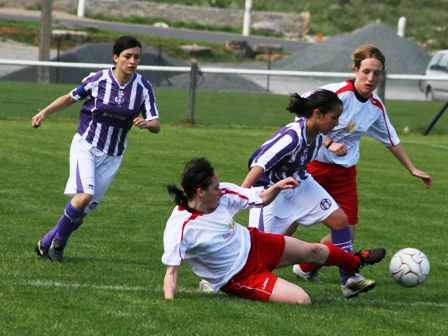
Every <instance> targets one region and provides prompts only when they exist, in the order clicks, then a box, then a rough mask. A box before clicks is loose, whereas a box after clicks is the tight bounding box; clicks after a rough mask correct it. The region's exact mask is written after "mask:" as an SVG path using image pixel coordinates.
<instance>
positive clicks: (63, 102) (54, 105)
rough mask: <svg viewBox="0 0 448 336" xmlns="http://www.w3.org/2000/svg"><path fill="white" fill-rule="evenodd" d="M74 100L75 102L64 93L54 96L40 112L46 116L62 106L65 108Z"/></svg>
mask: <svg viewBox="0 0 448 336" xmlns="http://www.w3.org/2000/svg"><path fill="white" fill-rule="evenodd" d="M74 102H75V100H74V99H73V98H72V97H71V96H70V95H69V94H66V95H64V96H61V97H59V98H56V99H55V100H54V101H53V102H51V103H50V104H49V105H48V106H46V107H45V108H43V109H42V110H41V111H40V113H42V114H43V115H44V116H47V115H49V114H51V113H54V112H57V111H59V110H62V109H63V108H65V107H67V106H70V105H71V104H73V103H74Z"/></svg>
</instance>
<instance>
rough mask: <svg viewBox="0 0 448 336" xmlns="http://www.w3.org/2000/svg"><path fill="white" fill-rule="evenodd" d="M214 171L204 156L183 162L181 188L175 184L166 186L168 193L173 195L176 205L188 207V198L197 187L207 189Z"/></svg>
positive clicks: (194, 192)
mask: <svg viewBox="0 0 448 336" xmlns="http://www.w3.org/2000/svg"><path fill="white" fill-rule="evenodd" d="M213 176H215V171H214V169H213V167H212V165H211V164H210V162H209V161H208V160H207V159H206V158H196V159H192V160H190V161H189V162H187V163H186V164H185V167H184V171H183V173H182V181H181V184H182V189H183V190H180V189H179V188H178V187H177V186H176V185H175V184H170V185H168V186H167V187H166V189H167V191H168V193H169V194H170V195H172V196H173V198H174V202H175V203H176V204H177V205H180V206H182V207H184V208H185V209H188V200H189V199H192V198H193V197H194V195H195V194H196V190H197V189H198V188H202V189H204V190H205V189H207V188H208V187H209V186H210V185H211V184H212V177H213Z"/></svg>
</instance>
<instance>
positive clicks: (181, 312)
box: [0, 85, 448, 336]
mask: <svg viewBox="0 0 448 336" xmlns="http://www.w3.org/2000/svg"><path fill="white" fill-rule="evenodd" d="M0 86H1V85H0ZM17 87H19V86H17ZM17 87H16V89H15V90H14V92H15V94H16V96H14V95H5V96H3V95H2V97H1V98H0V101H1V102H2V105H3V107H5V106H14V107H15V109H14V110H9V109H6V110H5V109H3V111H4V112H3V113H5V114H6V113H9V114H8V115H6V116H5V115H2V117H3V118H2V119H0V128H1V129H2V137H1V139H2V141H1V142H0V162H1V164H0V176H1V177H2V179H1V180H2V182H1V188H0V228H1V232H2V240H1V241H2V244H1V245H0V253H1V258H2V259H1V260H2V261H1V263H0V274H2V277H1V278H0V300H1V302H2V303H3V304H2V305H0V324H1V328H0V335H24V334H26V335H53V334H66V335H106V334H111V335H132V334H145V335H153V334H154V335H156V334H159V335H177V334H179V335H227V334H237V335H240V334H242V335H245V334H250V335H283V334H299V335H302V334H303V335H381V336H384V335H444V334H447V333H448V326H447V323H446V316H447V312H448V294H447V293H448V291H447V287H446V278H447V276H448V263H447V262H446V257H447V253H446V247H445V246H446V244H445V241H446V204H447V201H448V197H447V192H446V190H448V179H447V173H446V167H447V164H448V159H447V151H448V136H447V135H446V133H445V135H444V134H441V133H440V132H439V134H438V135H435V136H429V137H423V136H421V135H419V134H416V133H412V134H410V135H402V136H401V139H402V142H403V143H404V145H405V147H406V149H407V151H408V153H409V154H410V156H411V157H412V159H413V161H414V163H415V164H416V165H417V167H420V168H421V169H424V170H426V171H428V172H429V173H431V174H432V175H433V178H434V186H433V188H432V189H426V188H424V187H423V185H422V184H421V183H420V182H418V181H417V180H415V179H414V178H412V177H411V176H409V174H407V172H406V171H404V169H403V168H402V167H401V166H400V165H399V163H398V162H397V161H396V160H395V159H394V158H393V157H392V155H389V153H388V151H387V150H386V149H384V147H383V146H381V145H379V144H378V143H376V142H375V141H373V140H371V139H368V138H366V139H365V140H364V141H363V144H362V158H361V161H360V165H359V170H358V172H359V191H360V210H361V211H360V224H359V233H358V238H357V240H356V243H355V246H356V248H361V247H366V246H385V247H386V248H387V249H388V256H387V258H386V261H385V262H383V263H381V264H379V265H378V266H375V267H372V268H367V269H366V270H365V272H364V273H365V275H366V276H369V277H372V278H375V279H376V280H377V282H378V286H377V288H376V289H375V290H373V291H372V292H370V293H369V294H367V295H364V296H362V297H360V298H358V299H356V300H351V301H347V300H344V299H343V298H342V296H341V293H340V290H339V284H338V275H337V274H338V272H337V270H336V269H335V268H327V269H325V270H324V271H323V272H322V275H321V277H322V284H321V285H318V286H316V285H313V284H308V283H303V282H298V283H299V285H301V286H302V287H303V288H305V290H306V291H307V292H309V293H310V295H311V297H312V300H313V303H314V304H313V305H311V306H307V307H302V306H289V305H280V304H266V303H259V302H252V301H247V300H243V299H236V298H229V297H227V296H226V295H223V294H218V295H206V294H202V293H199V292H198V290H197V285H198V279H197V278H196V277H195V276H194V275H193V274H192V273H191V271H190V269H189V268H188V266H185V265H184V266H182V267H181V269H180V275H179V282H178V293H177V297H176V299H175V300H174V301H173V302H165V301H164V300H163V298H162V281H163V275H164V267H163V265H162V264H161V261H160V257H161V254H162V234H163V229H164V225H165V221H166V219H167V218H168V216H169V214H170V212H171V209H172V207H173V205H172V203H171V201H170V199H169V198H168V195H167V194H166V192H165V190H164V186H165V185H166V184H167V183H170V182H176V183H177V182H178V178H179V173H180V171H181V169H182V167H183V163H184V162H185V161H186V160H188V159H190V158H191V157H193V156H200V155H201V156H207V157H208V158H209V159H210V160H211V161H212V162H213V164H214V165H215V167H216V170H217V172H218V173H219V175H220V177H221V180H224V181H233V182H236V183H239V182H241V181H242V179H243V177H244V175H245V172H246V169H245V167H246V160H247V158H248V156H249V154H250V153H251V152H252V151H253V150H254V149H255V148H256V146H258V145H259V144H260V143H261V142H263V141H264V140H265V139H266V138H267V137H268V136H269V135H270V134H271V133H272V131H273V130H274V129H275V128H276V127H277V126H279V125H281V124H282V123H284V122H285V121H287V120H288V118H289V116H288V115H287V113H286V112H281V111H282V110H283V108H284V105H286V104H285V102H286V98H285V97H276V96H268V95H261V96H256V95H247V96H243V95H232V96H231V97H232V99H234V100H233V101H232V102H231V103H229V102H228V103H227V104H224V100H225V99H223V98H222V97H225V96H226V94H215V95H213V94H212V93H209V94H207V95H208V96H207V97H208V99H209V103H207V102H206V101H205V100H203V98H201V99H200V100H199V101H198V108H199V112H198V117H200V118H199V119H198V120H199V124H200V125H205V124H207V125H209V126H210V127H208V128H206V127H198V128H194V129H192V128H185V127H179V126H174V123H175V122H176V120H179V119H181V115H182V113H181V112H179V111H182V106H183V100H182V99H183V98H184V97H182V95H181V96H179V93H173V92H163V91H162V92H160V94H159V108H160V112H161V115H162V122H164V118H165V117H164V116H165V115H166V119H165V123H164V124H163V125H162V127H163V128H162V132H161V133H160V134H159V135H153V134H148V133H147V132H145V131H140V130H133V131H132V132H131V134H130V139H129V149H128V152H127V153H126V155H125V159H124V162H123V165H122V168H121V169H120V171H119V173H118V175H117V177H116V179H115V181H114V183H113V184H112V186H111V188H110V190H109V192H108V193H107V195H106V197H105V199H104V202H103V203H102V204H101V205H100V207H99V208H98V209H97V210H96V211H95V212H94V213H93V214H92V215H91V216H89V217H88V218H87V220H86V221H85V223H84V224H83V226H82V227H81V228H80V229H79V231H77V232H75V233H74V235H73V237H72V239H71V240H70V243H69V245H68V246H67V249H66V258H65V261H64V263H63V264H53V263H50V262H46V261H43V260H39V259H38V258H37V257H36V256H35V255H34V253H33V248H34V244H35V242H36V240H37V239H38V238H39V237H40V236H41V235H42V234H43V233H44V232H45V231H46V230H47V229H48V228H49V227H50V226H52V225H54V223H55V221H56V220H57V218H58V217H59V215H60V214H61V211H62V209H63V207H64V204H65V203H66V201H67V200H66V199H65V197H64V196H63V195H62V192H63V188H64V184H65V181H66V178H67V174H68V150H69V143H70V140H71V137H72V136H73V133H74V131H75V129H76V126H77V122H76V121H75V119H70V118H69V119H63V118H58V117H56V116H55V118H52V120H48V121H47V122H46V123H45V124H44V125H43V126H42V127H41V128H39V129H32V128H31V125H30V120H29V116H30V115H31V114H32V113H34V111H33V112H32V113H30V111H31V110H32V109H33V108H34V107H36V108H37V107H39V106H43V105H44V104H45V103H46V102H48V99H49V97H47V96H45V95H44V94H43V92H39V90H38V89H35V90H33V92H34V95H33V96H32V97H30V98H27V97H24V98H23V99H22V100H19V99H18V98H19V97H20V94H19V92H17ZM63 89H65V88H63ZM52 90H56V91H57V90H61V87H56V88H55V87H49V88H48V89H47V91H49V93H48V96H50V94H52V96H51V97H52V98H54V97H55V96H56V95H57V94H59V93H55V92H53V91H52ZM50 91H51V92H50ZM61 91H62V92H61V93H64V92H65V91H64V90H61ZM22 92H23V91H22ZM171 95H172V96H171ZM176 95H177V96H176ZM229 95H230V94H229ZM13 97H17V99H13ZM169 97H171V98H170V99H168V98H169ZM176 97H177V98H176ZM228 97H229V96H227V98H228ZM235 97H236V98H235ZM27 99H28V100H27ZM235 99H236V100H235ZM238 99H239V100H238ZM30 101H33V102H34V104H35V106H34V105H33V104H32V103H30ZM257 101H258V104H257ZM391 103H392V102H391ZM8 104H9V105H8ZM176 104H177V106H178V109H177V110H176V109H175V106H176ZM207 104H209V105H207ZM266 104H269V106H267V107H266V106H265V105H266ZM394 104H396V106H398V105H400V106H402V108H403V110H404V111H408V112H409V111H411V112H409V113H412V111H417V110H418V109H416V108H415V106H416V104H414V103H394ZM394 104H390V105H389V109H390V110H391V115H392V121H393V122H394V123H395V124H396V125H397V129H400V127H402V126H405V125H406V124H404V122H402V119H401V118H400V117H402V116H400V117H399V118H394V117H395V116H396V114H394V113H395V110H393V108H392V105H394ZM231 105H234V106H238V108H239V110H240V111H244V114H241V115H235V113H234V112H233V111H236V110H237V109H236V108H235V109H234V110H232V109H231ZM205 106H206V107H207V109H209V111H208V112H209V114H207V115H205V114H203V113H204V112H205V109H204V108H205ZM212 106H214V109H211V107H212ZM170 107H172V108H173V109H171V110H170ZM269 110H270V111H271V115H270V116H269ZM5 111H6V112H5ZM14 111H23V114H21V115H18V116H17V115H16V116H15V115H13V114H12V113H13V112H14ZM274 112H278V113H279V115H278V116H277V115H275V114H274ZM70 113H72V112H70V111H67V115H68V116H70ZM73 113H75V112H73ZM62 114H64V112H62V113H61V115H62ZM220 115H221V116H222V117H220ZM257 115H263V116H264V115H267V117H266V118H265V119H263V120H262V119H261V118H260V119H258V118H255V116H257ZM280 115H281V116H282V117H279V116H280ZM251 117H253V118H252V119H251ZM176 118H179V119H176ZM201 118H202V119H201ZM207 118H208V119H207ZM282 118H283V119H282ZM204 120H205V121H204ZM207 120H208V121H207ZM395 120H397V121H395ZM408 120H416V119H415V118H408ZM167 121H168V122H167ZM405 122H406V123H407V121H405ZM167 123H170V124H171V125H167ZM259 124H260V125H262V126H263V127H260V128H258V125H259ZM246 218H247V214H244V213H243V214H242V215H241V216H239V217H238V219H239V222H240V223H245V221H246ZM324 232H325V229H324V228H323V226H322V225H316V226H313V227H312V228H310V229H302V230H300V231H299V232H298V233H297V236H299V237H301V238H303V239H305V240H316V239H318V238H319V237H320V236H321V235H322V234H323V233H324ZM403 247H416V248H419V249H421V250H422V251H423V252H425V253H426V254H427V256H428V257H429V260H430V262H431V272H430V275H429V277H428V279H427V281H426V283H424V284H423V285H421V286H419V287H417V288H413V289H405V288H401V287H399V286H398V285H397V284H395V283H394V282H393V280H392V279H391V277H390V276H389V274H388V271H387V266H388V261H389V260H390V257H391V256H392V253H393V252H395V251H396V250H398V249H400V248H403ZM277 274H278V275H280V276H282V277H284V278H285V279H287V280H290V281H296V280H295V278H294V276H293V275H292V273H291V271H290V269H289V268H288V269H282V270H279V271H278V272H277Z"/></svg>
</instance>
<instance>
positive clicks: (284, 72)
mask: <svg viewBox="0 0 448 336" xmlns="http://www.w3.org/2000/svg"><path fill="white" fill-rule="evenodd" d="M2 64H3V65H29V66H46V67H55V68H85V69H104V68H109V67H110V66H111V64H101V63H75V62H49V61H48V62H47V61H20V60H10V59H1V58H0V65H2ZM138 69H139V70H146V71H166V72H185V73H187V72H190V71H191V66H159V65H139V67H138ZM200 72H202V73H214V74H233V75H260V76H287V77H326V78H331V77H335V78H336V77H339V78H340V77H352V76H353V73H351V72H319V71H291V70H263V69H238V68H216V67H201V68H200ZM386 79H397V80H398V79H402V80H435V81H448V76H443V77H438V76H425V75H401V74H387V75H386Z"/></svg>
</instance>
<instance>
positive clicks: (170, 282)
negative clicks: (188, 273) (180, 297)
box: [163, 266, 177, 300]
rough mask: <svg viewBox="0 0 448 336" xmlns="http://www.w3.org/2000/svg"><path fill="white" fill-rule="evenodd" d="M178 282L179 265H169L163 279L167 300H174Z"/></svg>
mask: <svg viewBox="0 0 448 336" xmlns="http://www.w3.org/2000/svg"><path fill="white" fill-rule="evenodd" d="M176 284H177V266H168V267H167V268H166V273H165V278H164V280H163V293H164V296H165V300H173V299H174V295H175V294H176Z"/></svg>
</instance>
